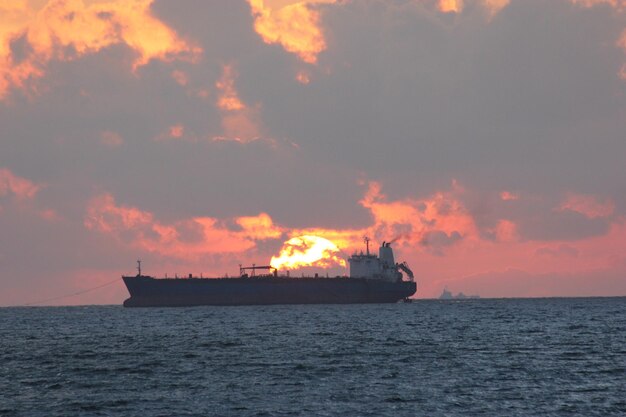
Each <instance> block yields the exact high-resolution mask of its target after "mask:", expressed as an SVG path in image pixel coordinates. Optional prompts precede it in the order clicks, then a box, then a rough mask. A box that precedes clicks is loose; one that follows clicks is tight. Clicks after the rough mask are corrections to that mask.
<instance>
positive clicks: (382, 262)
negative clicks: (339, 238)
mask: <svg viewBox="0 0 626 417" xmlns="http://www.w3.org/2000/svg"><path fill="white" fill-rule="evenodd" d="M364 240H365V244H366V253H363V251H361V252H360V253H355V254H354V255H352V256H351V257H350V258H348V262H349V263H350V278H365V279H376V280H383V281H390V282H398V281H402V272H400V270H402V271H403V272H404V273H405V274H406V276H407V281H411V282H412V281H413V280H414V275H413V271H411V269H410V268H409V265H408V264H407V263H406V262H402V263H396V262H395V259H394V256H393V249H391V243H388V242H383V243H382V245H381V246H380V248H379V249H378V256H376V255H375V254H371V253H370V248H369V242H370V239H369V238H367V237H366V238H365V239H364Z"/></svg>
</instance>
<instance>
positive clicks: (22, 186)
mask: <svg viewBox="0 0 626 417" xmlns="http://www.w3.org/2000/svg"><path fill="white" fill-rule="evenodd" d="M40 189H41V185H37V184H35V183H34V182H32V181H29V180H27V179H26V178H22V177H18V176H17V175H15V174H13V173H12V172H11V171H9V170H8V169H6V168H0V197H3V196H14V197H16V198H17V199H19V200H25V199H31V198H33V197H35V194H37V192H38V191H39V190H40Z"/></svg>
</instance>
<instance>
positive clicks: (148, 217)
mask: <svg viewBox="0 0 626 417" xmlns="http://www.w3.org/2000/svg"><path fill="white" fill-rule="evenodd" d="M234 221H235V222H236V223H237V224H238V225H239V226H240V229H241V230H237V231H233V230H229V229H228V228H226V227H224V226H222V225H220V222H219V221H218V220H217V219H215V218H210V217H196V218H192V219H188V220H181V221H177V222H173V223H169V224H166V223H162V222H159V221H158V220H156V218H155V216H154V214H153V213H151V212H148V211H143V210H140V209H137V208H135V207H126V206H120V205H117V204H116V202H115V200H114V199H113V197H112V196H111V195H110V194H103V195H100V196H97V197H95V198H93V199H92V200H91V201H90V203H89V206H88V208H87V213H86V214H85V220H84V224H85V227H86V228H87V229H89V230H92V231H96V232H99V233H103V234H106V235H110V236H112V237H114V238H115V239H117V240H118V241H119V242H120V243H121V244H123V245H128V246H130V247H133V248H136V249H139V250H143V251H147V252H153V253H158V254H160V255H162V256H167V257H170V258H178V259H187V260H197V259H199V258H202V257H204V256H206V255H210V254H212V253H240V252H245V251H247V250H250V249H252V248H253V247H254V246H255V240H263V239H268V238H276V237H278V236H280V235H281V233H282V231H281V229H279V228H277V227H275V226H274V225H273V224H272V221H271V219H270V218H269V216H267V214H265V213H261V214H259V215H258V216H256V217H243V218H237V219H234Z"/></svg>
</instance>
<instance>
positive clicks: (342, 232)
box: [0, 0, 626, 306]
mask: <svg viewBox="0 0 626 417" xmlns="http://www.w3.org/2000/svg"><path fill="white" fill-rule="evenodd" d="M625 156H626V1H624V0H343V1H341V0H337V1H333V0H311V1H293V0H274V1H272V0H249V1H246V0H214V1H210V2H207V1H204V0H178V1H175V2H174V1H163V0H102V1H101V0H98V1H91V0H31V1H25V0H22V1H20V0H0V236H1V238H0V306H8V305H23V304H27V303H33V302H38V301H39V300H46V299H53V298H56V297H60V296H64V295H68V294H74V293H79V292H82V291H85V290H88V289H91V288H94V287H97V286H100V285H104V284H107V283H109V282H111V281H112V280H115V279H116V278H118V277H120V276H121V275H123V274H134V273H135V266H136V260H137V259H141V260H142V261H143V271H144V273H146V274H150V275H157V276H164V275H165V274H168V276H174V275H179V276H186V275H187V274H188V273H193V274H194V275H200V274H202V276H225V275H227V274H228V275H230V276H236V275H237V274H238V271H239V270H238V267H239V264H244V265H251V264H257V265H265V264H268V263H269V262H270V261H271V260H272V258H274V260H276V259H281V255H284V254H285V253H292V252H293V251H294V250H296V251H297V250H298V248H299V246H298V245H301V244H302V242H303V241H310V239H318V240H319V241H324V242H326V241H328V246H327V247H326V250H325V251H323V255H325V256H324V259H323V260H322V262H318V263H313V264H312V265H309V266H307V267H306V268H301V269H298V266H297V265H295V266H293V265H291V266H290V268H291V270H292V276H294V274H295V276H298V274H300V273H309V272H311V271H314V270H315V271H318V270H319V271H321V272H322V273H323V272H328V273H331V274H333V275H335V274H340V275H343V274H347V272H348V271H347V269H346V268H345V267H344V265H345V259H347V257H348V256H350V255H351V254H352V253H354V252H356V251H360V250H363V249H364V247H365V245H364V243H363V238H364V237H365V236H368V237H370V238H371V240H372V247H373V248H375V247H377V246H379V245H380V243H381V242H382V241H393V244H392V247H393V248H394V249H395V253H396V258H397V259H398V260H405V261H407V262H408V263H409V265H410V266H411V268H412V269H413V271H414V272H415V276H416V279H417V282H418V292H417V294H416V297H418V298H431V297H437V296H438V295H439V294H440V293H441V292H442V290H443V288H445V287H447V288H448V289H449V290H451V291H453V292H459V291H462V292H464V293H466V294H479V295H480V296H482V297H549V296H624V295H626V164H625V163H624V158H625ZM302 236H305V238H302ZM306 236H313V238H306ZM320 238H321V239H320ZM307 239H309V240H307ZM324 239H325V240H324ZM286 242H290V243H286ZM294 242H296V243H295V245H296V246H294ZM318 249H319V248H318ZM281 251H282V253H281ZM127 297H128V293H127V291H126V289H125V287H124V285H123V283H122V282H121V281H117V282H114V283H112V284H111V285H107V286H104V287H103V288H100V289H98V290H95V291H88V292H86V293H84V294H79V295H76V296H73V297H68V298H62V299H55V300H50V301H47V302H45V303H44V304H120V303H121V302H122V301H123V300H124V299H125V298H127Z"/></svg>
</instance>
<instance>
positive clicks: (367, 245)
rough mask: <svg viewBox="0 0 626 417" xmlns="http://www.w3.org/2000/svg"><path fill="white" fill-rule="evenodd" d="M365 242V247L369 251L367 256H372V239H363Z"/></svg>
mask: <svg viewBox="0 0 626 417" xmlns="http://www.w3.org/2000/svg"><path fill="white" fill-rule="evenodd" d="M363 242H365V247H366V249H367V256H369V255H370V238H369V237H367V236H365V237H364V238H363Z"/></svg>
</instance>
